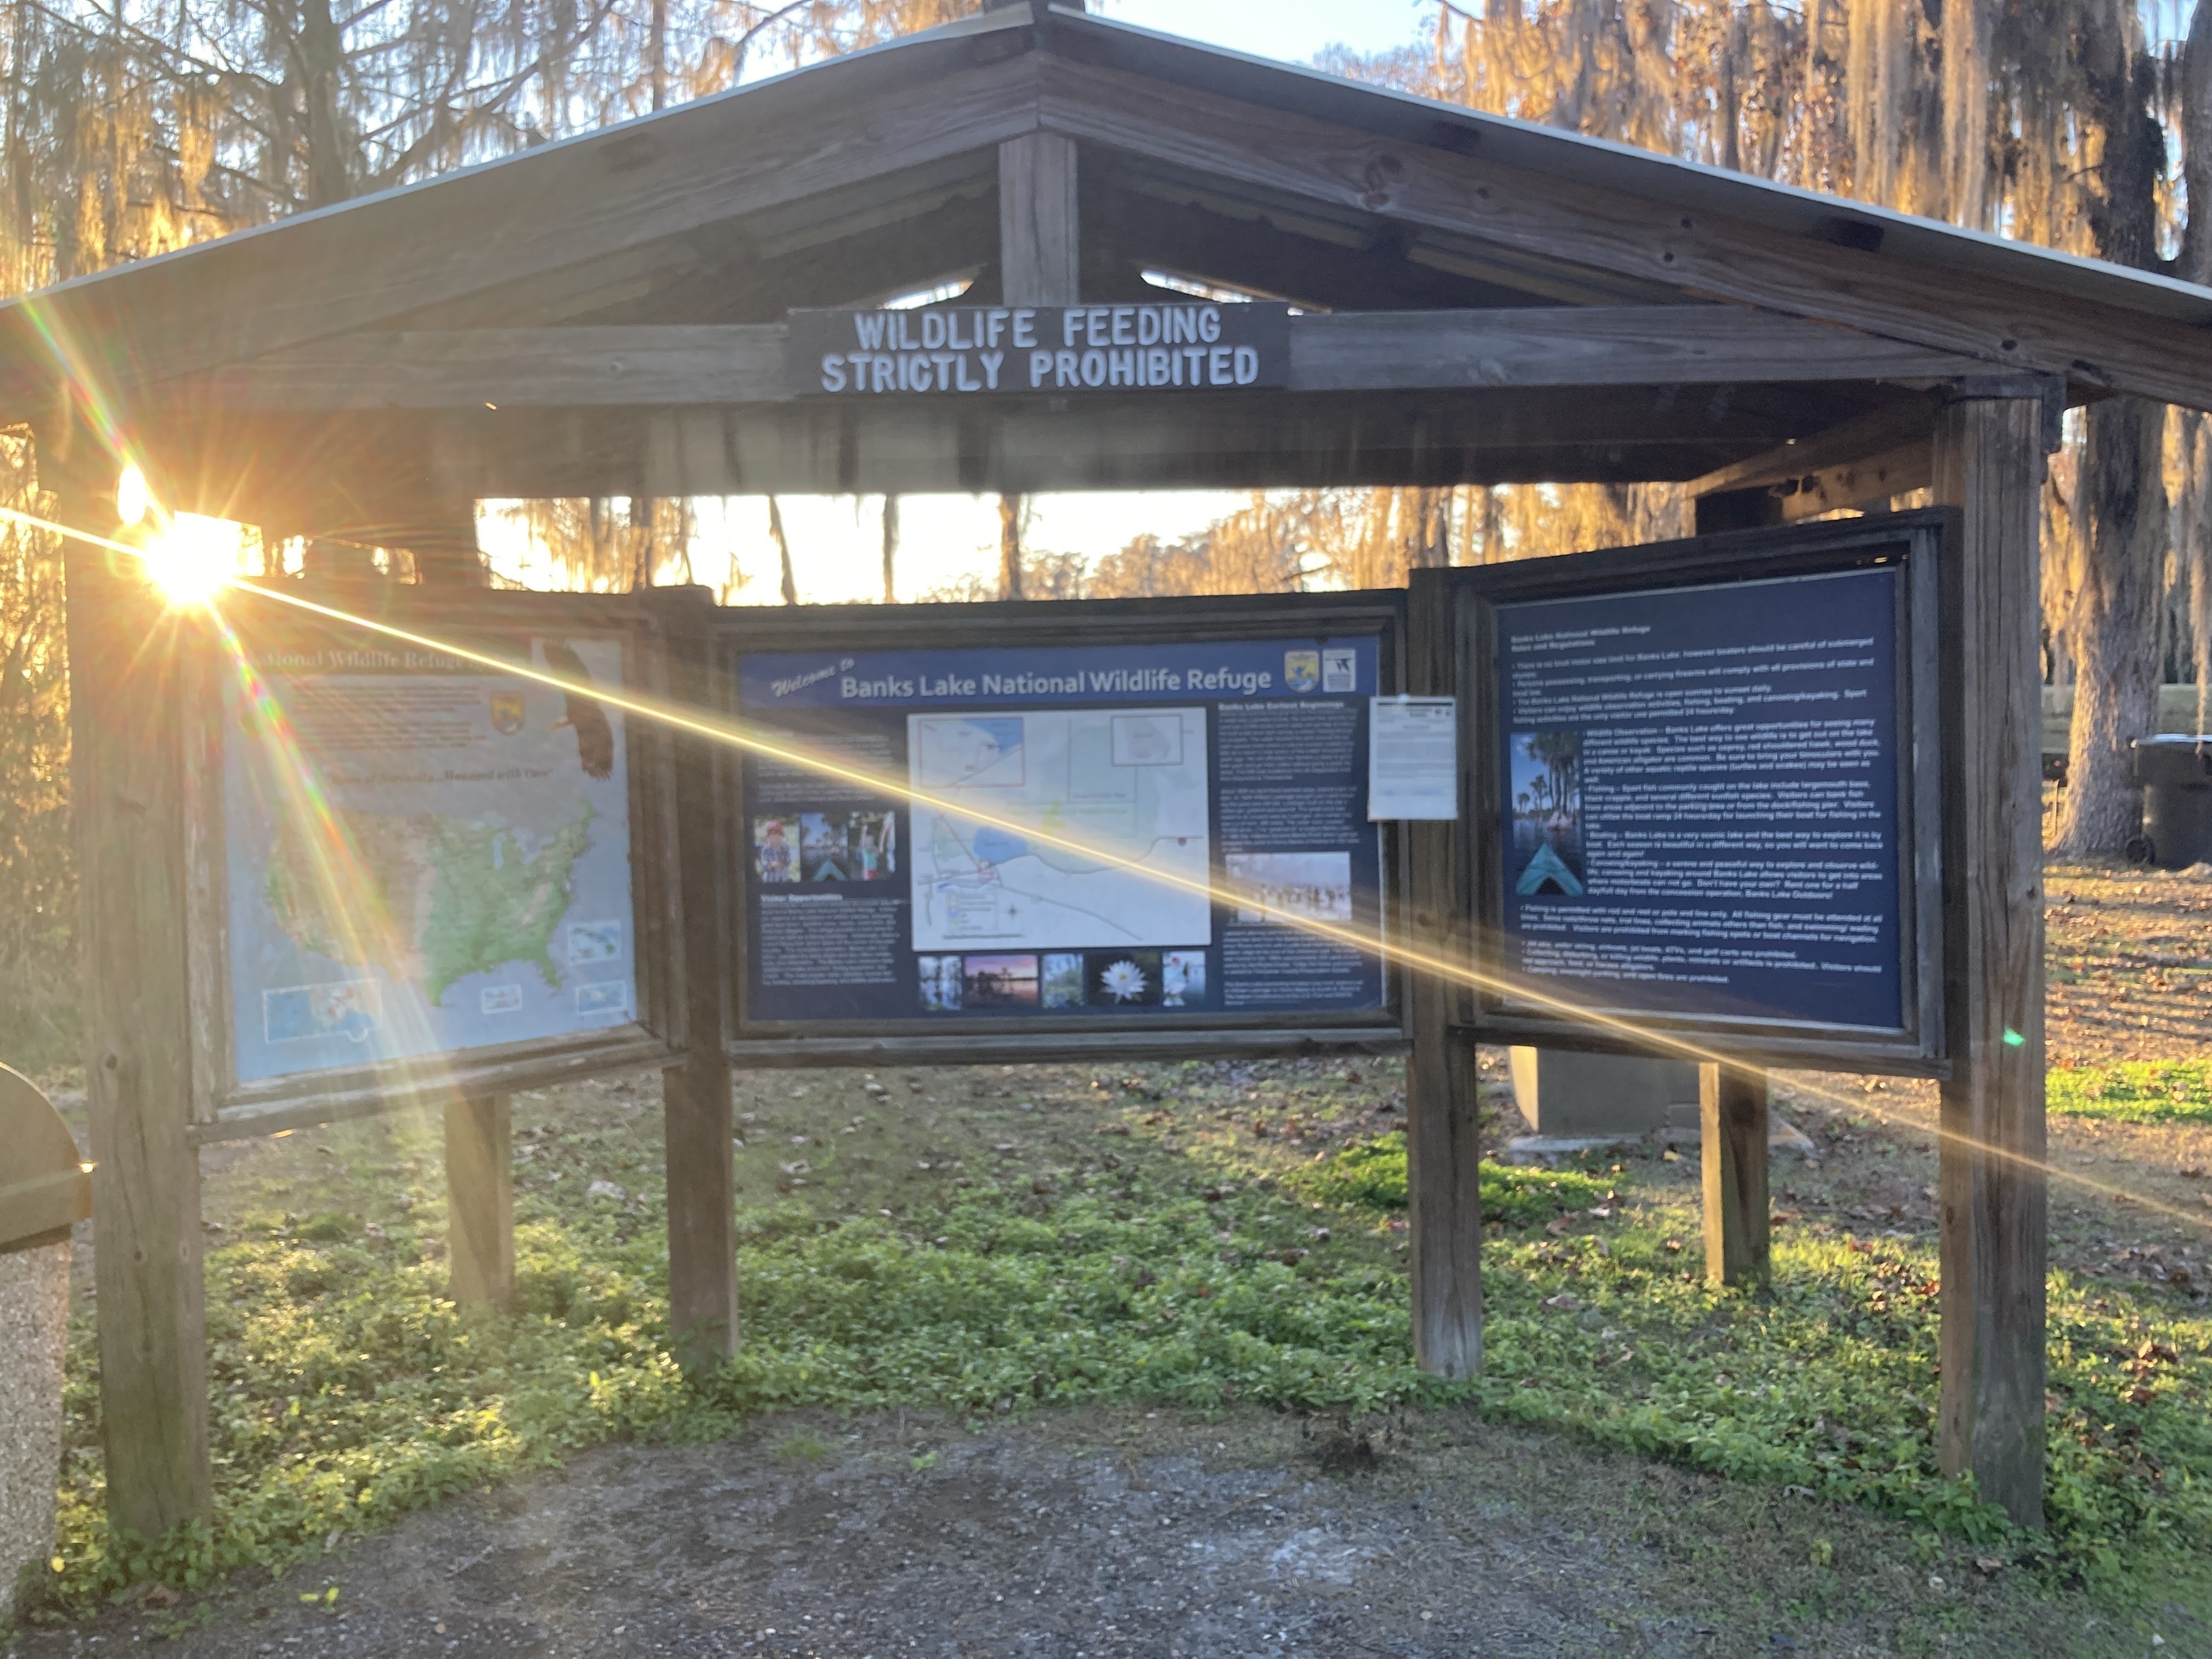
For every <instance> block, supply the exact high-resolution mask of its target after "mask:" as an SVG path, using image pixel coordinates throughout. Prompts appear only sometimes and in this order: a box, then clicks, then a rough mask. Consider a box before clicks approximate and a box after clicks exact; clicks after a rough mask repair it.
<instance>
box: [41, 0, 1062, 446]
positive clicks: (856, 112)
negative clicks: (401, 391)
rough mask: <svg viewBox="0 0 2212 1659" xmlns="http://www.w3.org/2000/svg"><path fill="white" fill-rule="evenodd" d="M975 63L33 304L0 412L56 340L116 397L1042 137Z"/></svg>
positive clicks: (273, 231)
mask: <svg viewBox="0 0 2212 1659" xmlns="http://www.w3.org/2000/svg"><path fill="white" fill-rule="evenodd" d="M979 49H980V43H978V42H975V41H972V40H971V41H965V42H963V41H958V40H954V41H947V42H941V43H924V44H922V46H921V51H919V52H911V53H904V54H900V56H902V57H903V58H904V61H902V62H899V63H891V62H889V61H887V60H888V58H889V57H890V55H889V54H878V55H875V56H874V57H873V58H871V59H858V60H855V61H854V63H853V64H851V65H850V67H849V70H848V72H847V73H845V74H842V75H841V76H836V77H834V79H835V81H836V84H837V86H838V87H839V88H842V92H843V94H844V95H842V96H836V97H829V96H825V95H824V94H827V93H829V91H830V90H831V89H832V88H830V87H829V86H828V85H825V84H824V82H823V77H820V76H815V77H811V84H806V85H801V84H799V83H800V82H808V81H809V80H810V77H808V76H796V77H792V78H791V79H789V80H787V81H786V82H783V83H781V85H772V86H769V87H763V88H757V89H749V90H746V91H744V92H743V93H740V94H733V95H731V96H726V97H723V98H720V99H713V100H702V101H701V102H700V103H697V104H695V105H691V106H687V107H686V108H684V109H681V110H678V111H673V112H670V113H669V114H668V115H666V116H663V117H660V118H657V119H654V120H652V121H644V122H637V123H634V124H632V125H630V126H629V127H628V128H627V129H625V130H624V131H623V132H621V133H619V134H610V135H606V136H605V137H603V138H599V139H591V138H587V139H586V140H583V141H580V142H578V143H568V144H557V145H548V146H545V147H544V149H538V150H532V151H526V152H525V153H524V154H523V155H519V156H515V157H513V158H510V159H508V160H507V161H499V162H495V163H492V164H490V165H488V166H485V167H478V168H474V169H471V170H470V171H467V172H464V173H456V174H452V175H449V176H447V178H444V179H438V180H436V181H435V182H433V183H431V184H428V185H421V186H417V187H415V188H412V189H410V190H404V191H394V192H392V193H390V194H388V195H385V196H381V197H369V198H367V199H365V200H363V201H360V202H356V203H353V204H348V205H346V206H344V207H342V208H337V209H332V210H325V211H323V212H320V213H312V214H303V215H301V216H298V217H296V218H294V219H290V220H287V221H284V222H281V223H278V224H276V225H273V226H270V227H268V228H264V229H260V230H255V231H250V232H246V233H243V234H239V235H235V236H232V237H229V238H228V239H226V240H223V241H222V242H218V243H215V244H211V245H210V246H206V247H204V248H197V249H194V250H191V251H190V252H185V253H181V254H176V255H172V256H170V257H168V258H165V259H159V260H151V261H148V262H147V263H145V264H143V265H140V266H138V267H136V268H135V269H133V270H129V271H127V272H124V273H118V274H116V275H112V276H102V277H99V278H92V279H87V280H84V281H82V282H80V283H74V284H71V285H69V286H66V287H64V288H62V289H57V290H55V291H53V292H52V293H51V294H48V295H42V296H41V297H40V298H39V299H38V300H37V301H33V302H28V304H30V305H34V306H35V307H37V312H38V315H39V318H40V322H39V324H38V325H33V322H32V320H31V312H30V311H29V309H27V307H26V306H20V305H19V306H16V307H0V339H4V340H5V341H6V343H7V345H8V347H9V350H8V353H7V359H8V361H7V362H6V364H5V366H4V371H0V408H10V409H14V410H16V411H17V412H18V413H19V415H20V414H21V413H24V412H27V407H26V406H27V403H28V401H29V400H30V399H33V398H44V397H45V396H46V395H47V390H48V387H47V382H49V381H50V380H52V377H53V375H54V374H55V373H56V368H55V365H54V362H53V359H52V356H51V354H50V352H49V351H48V349H46V346H45V345H44V344H43V339H44V333H43V332H42V331H43V330H51V331H52V333H54V334H55V335H57V336H59V337H66V338H74V339H76V340H78V341H82V342H90V341H100V342H103V343H107V344H108V345H109V347H110V349H111V350H112V352H114V353H115V354H118V356H119V357H120V359H121V361H119V362H118V363H117V364H116V367H115V369H114V370H113V372H112V380H113V384H112V385H109V386H101V387H99V388H97V390H98V391H100V392H104V393H106V394H108V395H112V394H113V393H114V392H116V391H117V390H118V389H119V388H120V387H121V386H124V385H125V384H128V383H131V382H136V381H141V380H149V379H158V378H161V377H162V376H165V375H168V374H178V373H182V372H185V371H188V370H191V369H193V368H206V367H210V366H213V365H216V364H219V363H223V362H237V361H240V360H241V359H243V358H246V357H249V356H256V355H258V354H259V353H261V352H264V351H269V350H273V349H279V348H281V347H283V346H287V345H291V344H296V343H301V342H302V341H305V340H309V339H314V338H319V337H323V336H325V335H330V334H333V333H337V332H339V331H344V330H349V329H357V328H363V327H369V326H373V325H374V324H376V323H377V322H378V321H379V320H380V319H385V318H391V317H397V316H400V315H404V314H405V313H410V312H413V311H417V310H420V309H421V308H422V307H427V306H430V305H435V304H439V303H441V302H446V301H456V300H459V299H461V298H464V297H465V296H467V295H471V294H476V293H479V292H481V291H483V290H484V289H490V288H494V287H496V286H498V285H499V284H501V283H507V282H514V281H520V280H522V279H524V278H533V279H534V278H538V277H539V276H541V274H542V273H544V272H545V271H548V270H557V269H559V268H561V267H563V266H566V265H571V264H582V263H584V262H586V261H589V260H592V259H598V258H607V257H611V256H616V255H619V254H621V253H622V252H623V251H624V250H627V249H630V248H634V247H636V246H640V245H641V244H645V243H649V242H653V241H655V240H663V239H668V238H673V237H678V236H681V235H684V234H686V233H687V232H690V231H692V230H694V229H696V228H699V227H701V226H702V225H706V224H709V223H714V222H720V221H724V220H729V219H734V218H737V217H739V216H743V215H744V214H746V213H750V212H754V211H757V210H762V209H765V208H770V207H775V206H779V205H781V204H787V203H791V202H795V201H799V200H801V199H803V198H805V197H811V196H818V195H821V194H823V193H825V192H828V191H836V190H839V189H842V188H844V187H846V186H848V185H854V184H859V183H864V182H866V181H869V180H872V179H878V178H880V177H882V176H884V175H885V174H888V173H896V172H899V171H902V170H903V169H906V168H910V167H921V166H923V165H925V164H927V163H931V162H933V161H939V160H942V159H943V158H945V157H947V156H951V155H958V154H960V153H962V152H963V151H968V150H974V149H982V148H987V147H990V146H994V145H996V144H997V143H1000V141H1001V140H1002V139H1006V138H1011V137H1018V136H1019V135H1021V134H1022V133H1024V132H1029V131H1034V130H1035V127H1036V94H1035V84H1036V82H1035V70H1034V65H1033V64H1030V63H1029V62H1025V61H1023V60H1020V59H1014V60H1009V61H1003V62H996V63H984V64H974V63H971V62H970V60H971V59H972V58H974V57H975V55H976V53H977V51H978V50H979ZM933 66H935V67H937V68H938V69H939V70H941V72H939V73H935V74H933V73H931V72H930V70H931V69H932V67H933ZM841 67H842V66H841ZM763 94H766V95H763Z"/></svg>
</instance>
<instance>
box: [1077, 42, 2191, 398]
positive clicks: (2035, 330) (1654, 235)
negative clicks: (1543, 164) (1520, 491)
mask: <svg viewBox="0 0 2212 1659" xmlns="http://www.w3.org/2000/svg"><path fill="white" fill-rule="evenodd" d="M1040 73H1041V76H1042V92H1041V95H1040V103H1039V108H1040V113H1041V117H1042V122H1043V125H1044V127H1045V129H1046V130H1047V131H1053V132H1063V133H1066V135H1067V136H1068V137H1072V138H1073V139H1075V140H1076V141H1077V142H1078V143H1082V144H1085V145H1096V146H1099V147H1102V148H1103V149H1111V150H1117V151H1121V152H1124V153H1127V154H1128V155H1135V156H1139V157H1141V158H1144V159H1145V160H1146V161H1152V162H1154V163H1164V164H1167V165H1170V166H1173V167H1179V168H1182V169H1185V170H1187V171H1190V172H1194V173H1201V174H1212V175H1213V176H1214V177H1216V178H1217V179H1222V180H1225V181H1231V182H1233V183H1241V184H1243V185H1249V186H1252V187H1255V188H1259V189H1262V190H1267V191H1279V192H1285V193H1288V194H1290V195H1293V196H1303V197H1310V198H1311V199H1314V200H1316V201H1320V202H1325V203H1328V204H1334V205H1336V206H1338V207H1340V208H1352V209H1355V210H1360V211H1363V212H1365V213H1368V214H1371V215H1373V216H1376V217H1377V218H1378V219H1382V220H1385V221H1395V222H1400V223H1403V224H1406V225H1409V226H1418V227H1423V228H1435V229H1438V230H1443V231H1447V232H1451V233H1455V234H1464V235H1468V236H1473V237H1476V238H1479V239H1480V240H1485V241H1489V242H1493V243H1497V244H1498V245H1500V246H1505V247H1509V248H1517V249H1522V250H1524V251H1526V252H1531V253H1537V254H1542V255H1545V256H1547V257H1548V258H1556V259H1563V260H1566V261H1569V262H1571V263H1575V264H1584V265H1589V266H1593V267H1595V268H1597V269H1599V270H1608V271H1616V272H1620V273H1621V274H1623V275H1627V276H1638V277H1642V278H1645V279H1652V280H1660V281H1664V282H1668V283H1672V284H1674V285H1675V286H1677V287H1678V288H1679V289H1681V290H1682V291H1683V292H1685V293H1688V294H1696V295H1706V296H1711V297H1713V298H1718V299H1725V300H1732V301H1738V302H1740V303H1742V304H1747V305H1756V306H1764V307H1771V308H1773V309H1775V310H1778V311H1782V312H1785V313H1790V314H1792V315H1797V316H1805V317H1820V318H1823V319H1828V320H1830V321H1832V322H1837V323H1842V324H1844V325H1849V326H1850V327H1854V328H1858V329H1863V330H1864V331H1867V332H1869V333H1873V334H1879V335H1883V336H1886V337H1890V338H1893V339H1898V340H1905V341H1911V342H1913V343H1917V344H1919V345H1922V346H1926V347H1929V348H1931V349H1936V350H1942V351H1949V352H1956V353H1959V354H1960V355H1962V356H1970V357H1977V358H1980V359H1983V360H1984V361H1985V362H1990V363H1993V364H2000V365H2002V366H2003V367H2005V368H2009V369H2034V370H2038V371H2040V372H2042V373H2045V374H2057V375H2061V376H2063V377H2065V378H2066V379H2068V380H2072V381H2077V382H2087V383H2088V384H2091V385H2112V386H2119V387H2121V388H2123V389H2124V390H2127V391H2130V392H2139V393H2142V394H2143V395H2146V396H2149V397H2154V398H2160V399H2161V400H2164V401H2166V402H2171V403H2177V404H2184V405H2186V406H2187V407H2190V408H2205V407H2208V406H2212V337H2208V335H2207V332H2206V331H2202V330H2191V329H2186V328H2181V327H2177V326H2176V325H2174V324H2172V323H2171V322H2168V321H2164V320H2161V319H2156V318H2153V317H2148V316H2138V315H2133V314H2116V313H2112V312H2110V311H2105V312H2100V313H2097V314H2096V316H2095V319H2094V321H2093V322H2091V321H2089V320H2087V319H2086V318H2085V313H2084V308H2083V307H2081V304H2080V303H2079V302H2077V301H2072V300H2069V299H2068V298H2065V297H2064V296H2062V295H2054V294H2051V293H2049V292H2046V291H2045V290H2043V289H2037V288H2033V287H2029V286H2027V285H2024V284H2015V283H2005V282H2002V281H1996V280H1992V279H1990V278H1986V277H1982V276H1969V275H1966V274H1965V273H1961V272H1959V271H1956V270H1943V271H1934V270H1926V269H1923V268H1919V267H1915V266H1909V265H1904V264H1900V263H1899V262H1898V261H1896V260H1894V259H1885V258H1882V257H1881V254H1880V253H1879V252H1870V251H1867V250H1864V249H1861V248H1855V247H1849V246H1840V245H1837V246H1831V245H1827V244H1819V243H1814V242H1813V241H1811V240H1808V239H1807V238H1805V237H1803V236H1800V235H1796V234H1790V233H1789V232H1786V231H1781V230H1777V229H1775V228H1771V227H1770V226H1767V225H1765V224H1762V223H1760V222H1756V221H1753V220H1747V219H1735V218H1728V217H1723V216H1711V215H1702V214H1692V213H1688V212H1685V211H1684V210H1681V209H1680V208H1678V207H1674V206H1672V205H1669V204H1666V203H1663V202H1659V201H1654V200H1650V199H1648V198H1645V197H1637V196H1632V195H1630V194H1627V193H1625V192H1621V191H1613V190H1607V189H1604V188H1601V187H1599V186H1595V185H1586V184H1582V183H1578V182H1576V181H1574V180H1571V179H1563V178H1560V177H1559V176H1557V175H1556V174H1552V173H1537V172H1533V171H1523V170H1522V169H1519V168H1515V167H1506V166H1503V165H1500V164H1498V163H1497V162H1493V161H1486V160H1485V159H1483V157H1482V156H1481V155H1480V153H1479V151H1478V153H1477V154H1474V155H1463V154H1459V153H1456V152H1455V151H1450V150H1445V149H1438V148H1435V147H1432V146H1431V145H1428V144H1424V143H1407V142H1402V141H1397V140H1393V139H1388V138H1383V137H1376V135H1374V134H1372V133H1369V132H1365V131H1359V130H1357V129H1353V128H1348V127H1344V126H1340V125H1335V124H1334V123H1331V122H1327V121H1322V120H1319V119H1316V118H1313V117H1310V116H1305V115H1299V114H1294V113H1291V112H1285V111H1282V110H1277V109H1269V108H1266V107H1262V106H1259V105H1257V104H1254V103H1249V102H1245V101H1243V100H1237V99H1233V98H1230V97H1226V96H1224V95H1222V94H1218V93H1215V92H1211V91H1207V90H1204V89H1201V88H1197V87H1194V86H1188V85H1173V84H1169V83H1167V82H1162V81H1158V80H1155V79H1152V78H1150V77H1148V76H1140V75H1135V74H1131V73H1128V72H1127V71H1123V70H1114V69H1109V68H1107V67H1104V66H1103V65H1099V64H1085V63H1077V62H1073V61H1071V60H1067V59H1062V58H1050V59H1047V60H1046V61H1045V62H1044V63H1043V64H1042V65H1041V66H1040ZM2092 342H2093V343H2092Z"/></svg>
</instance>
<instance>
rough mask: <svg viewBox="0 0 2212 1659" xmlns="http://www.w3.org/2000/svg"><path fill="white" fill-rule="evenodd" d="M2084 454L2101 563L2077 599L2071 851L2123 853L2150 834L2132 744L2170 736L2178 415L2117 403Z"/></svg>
mask: <svg viewBox="0 0 2212 1659" xmlns="http://www.w3.org/2000/svg"><path fill="white" fill-rule="evenodd" d="M2087 419H2088V442H2087V445H2086V447H2084V449H2083V452H2082V457H2081V502H2082V506H2083V508H2084V509H2085V513H2084V517H2085V522H2084V525H2083V533H2084V534H2085V535H2086V536H2087V538H2088V553H2089V556H2088V557H2087V559H2086V560H2084V561H2083V562H2082V571H2081V589H2080V591H2079V592H2077V593H2076V594H2075V600H2074V618H2073V626H2072V628H2071V629H2069V633H2070V634H2071V635H2072V636H2073V639H2074V643H2075V653H2076V657H2075V662H2076V665H2077V666H2076V671H2075V678H2074V723H2073V728H2072V730H2071V731H2070V732H2069V734H2068V736H2067V742H2066V801H2065V810H2064V811H2063V815H2062V816H2061V817H2060V819H2059V825H2058V846H2059V850H2061V851H2062V852H2064V853H2066V854H2069V855H2070V856H2073V857H2076V858H2081V857H2089V856H2099V855H2110V854H2117V853H2119V852H2121V851H2122V850H2123V849H2124V848H2125V847H2126V846H2127V843H2128V842H2129V841H2130V839H2131V838H2132V837H2133V836H2135V835H2136V831H2137V830H2139V829H2141V828H2142V795H2141V793H2139V792H2138V791H2137V790H2136V783H2135V760H2134V757H2133V755H2132V753H2131V752H2130V750H2129V747H2128V745H2129V744H2130V741H2131V740H2132V739H2134V738H2140V737H2142V736H2145V735H2147V734H2148V733H2149V732H2154V731H2155V730H2157V728H2158V682H2159V669H2160V661H2159V658H2160V653H2159V627H2158V621H2159V601H2160V575H2161V574H2162V572H2161V569H2160V567H2161V565H2162V564H2163V563H2164V562H2165V561H2164V554H2165V550H2166V487H2165V483H2164V480H2163V477H2162V462H2163V449H2164V434H2165V421H2166V407H2165V405H2164V404H2154V403H2150V402H2148V401H2146V400H2145V399H2143V398H2110V399H2108V400H2106V402H2104V403H2101V404H2096V405H2095V406H2093V408H2091V409H2090V410H2089V411H2088V416H2087Z"/></svg>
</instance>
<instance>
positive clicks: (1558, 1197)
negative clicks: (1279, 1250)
mask: <svg viewBox="0 0 2212 1659" xmlns="http://www.w3.org/2000/svg"><path fill="white" fill-rule="evenodd" d="M1285 1179H1286V1181H1287V1182H1288V1183H1289V1184H1290V1185H1291V1187H1292V1188H1293V1189H1294V1190H1296V1191H1297V1192H1299V1193H1301V1194H1304V1196H1306V1197H1309V1198H1316V1199H1320V1200H1322V1201H1324V1202H1326V1203H1331V1204H1340V1205H1348V1206H1352V1207H1354V1208H1358V1209H1369V1210H1402V1209H1404V1208H1405V1207H1406V1132H1405V1131H1404V1130H1402V1129H1394V1130H1392V1131H1391V1132H1390V1133H1389V1134H1385V1135H1377V1136H1376V1138H1375V1139H1372V1140H1368V1141H1362V1142H1360V1143H1359V1144H1358V1145H1357V1146H1348V1147H1346V1149H1345V1150H1344V1151H1342V1152H1339V1153H1337V1154H1336V1155H1335V1156H1334V1158H1318V1159H1316V1161H1315V1162H1314V1163H1312V1164H1309V1165H1307V1166H1305V1167H1304V1168H1303V1169H1300V1170H1295V1171H1293V1172H1292V1173H1291V1175H1290V1176H1287V1177H1285ZM1610 1185H1611V1182H1609V1181H1607V1180H1604V1179H1601V1178H1600V1177H1598V1176H1593V1175H1589V1174H1586V1173H1584V1172H1583V1171H1582V1170H1540V1169H1535V1168H1533V1167H1528V1166H1522V1165H1516V1164H1491V1163H1485V1164H1483V1165H1482V1175H1481V1179H1480V1187H1481V1194H1482V1215H1483V1219H1485V1220H1486V1221H1496V1222H1500V1223H1503V1224H1504V1225H1506V1226H1508V1227H1534V1226H1541V1225H1544V1224H1545V1223H1546V1222H1548V1221H1550V1220H1552V1219H1553V1218H1554V1217H1556V1216H1558V1215H1559V1214H1560V1213H1561V1212H1564V1211H1567V1210H1577V1209H1583V1208H1587V1207H1589V1206H1591V1205H1594V1204H1597V1203H1600V1202H1601V1201H1602V1200H1603V1199H1604V1196H1605V1194H1606V1192H1607V1188H1609V1187H1610Z"/></svg>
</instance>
